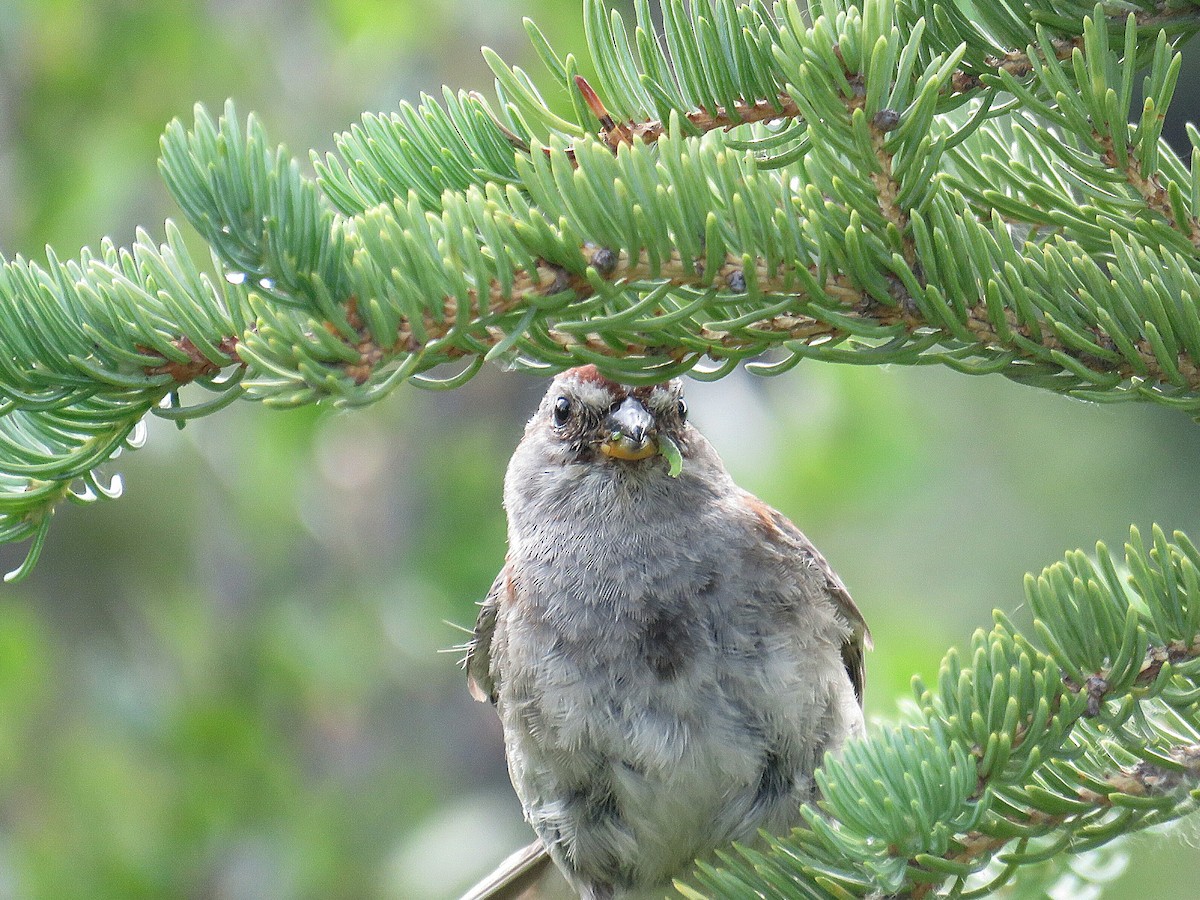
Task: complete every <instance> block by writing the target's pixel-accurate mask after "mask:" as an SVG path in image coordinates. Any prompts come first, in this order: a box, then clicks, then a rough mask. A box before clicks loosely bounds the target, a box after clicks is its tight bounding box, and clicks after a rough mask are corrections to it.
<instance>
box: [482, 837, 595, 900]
mask: <svg viewBox="0 0 1200 900" xmlns="http://www.w3.org/2000/svg"><path fill="white" fill-rule="evenodd" d="M578 896H579V895H578V894H576V893H575V892H574V891H573V890H571V886H570V885H569V884H568V883H567V879H566V878H564V877H563V875H562V873H561V872H559V871H558V867H557V866H556V865H554V863H553V862H551V860H550V854H549V853H547V852H546V847H545V845H543V844H542V842H541V841H534V842H533V843H532V844H530V845H529V846H528V847H522V848H521V849H520V850H518V851H517V852H516V853H514V854H512V855H511V856H509V857H508V859H506V860H504V862H502V863H500V865H499V866H497V867H496V869H495V871H494V872H492V873H491V874H490V875H488V876H487V877H486V878H484V879H483V880H482V881H480V882H479V883H478V884H477V885H475V887H473V888H471V889H470V890H469V891H467V892H466V893H465V894H463V895H462V898H461V900H576V898H578Z"/></svg>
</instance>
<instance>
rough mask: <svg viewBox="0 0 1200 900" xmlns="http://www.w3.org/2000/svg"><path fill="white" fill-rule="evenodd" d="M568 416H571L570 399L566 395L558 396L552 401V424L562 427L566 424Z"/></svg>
mask: <svg viewBox="0 0 1200 900" xmlns="http://www.w3.org/2000/svg"><path fill="white" fill-rule="evenodd" d="M569 418H571V401H570V400H568V399H567V398H566V397H559V398H558V399H557V400H555V401H554V424H555V425H557V426H558V427H559V428H562V427H563V426H564V425H566V424H567V420H568V419H569Z"/></svg>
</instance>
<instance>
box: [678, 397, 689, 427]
mask: <svg viewBox="0 0 1200 900" xmlns="http://www.w3.org/2000/svg"><path fill="white" fill-rule="evenodd" d="M678 409H679V421H680V422H686V421H687V401H685V400H684V399H683V398H682V397H680V398H679V406H678Z"/></svg>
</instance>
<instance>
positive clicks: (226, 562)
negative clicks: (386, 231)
mask: <svg viewBox="0 0 1200 900" xmlns="http://www.w3.org/2000/svg"><path fill="white" fill-rule="evenodd" d="M523 15H529V16H531V17H533V18H534V19H535V20H536V21H538V22H539V24H540V25H542V27H543V28H544V30H545V31H546V32H547V33H548V34H549V35H550V36H551V38H552V39H553V40H554V42H555V43H556V44H557V45H558V46H560V47H569V48H572V49H576V50H579V49H581V48H582V45H583V40H582V26H581V17H580V8H579V4H577V3H573V2H570V3H564V2H562V0H492V2H489V3H486V4H483V3H478V2H473V0H454V2H446V0H371V2H364V0H324V2H318V0H292V2H288V0H274V2H258V0H209V2H202V0H155V2H146V0H140V2H138V0H124V2H123V0H93V2H77V0H43V2H32V0H30V2H15V0H0V250H2V251H3V253H4V254H5V255H8V256H12V255H14V254H16V253H23V254H26V255H33V256H39V255H40V254H41V252H42V250H41V248H42V246H43V245H44V244H46V243H50V244H52V245H54V246H55V248H56V249H57V250H58V251H59V252H60V253H61V254H62V255H66V256H70V255H73V254H74V253H75V252H76V250H77V249H78V247H79V246H81V245H83V244H91V245H96V244H98V243H99V240H100V238H101V237H102V236H104V235H111V236H112V237H113V238H114V239H116V240H117V241H118V242H119V243H129V242H130V241H131V240H132V238H133V231H134V228H135V226H137V225H144V226H147V227H148V228H149V229H150V230H151V231H152V232H153V233H155V234H157V235H161V234H162V221H163V219H164V217H167V216H173V215H177V213H176V211H175V210H174V209H173V207H172V205H171V203H170V201H169V198H168V197H167V196H166V193H165V191H164V189H163V187H162V184H161V182H160V181H159V179H158V177H157V174H156V168H155V159H156V154H157V138H158V135H159V133H160V132H161V130H162V128H163V126H164V125H165V124H166V122H167V121H168V120H169V119H171V118H172V117H174V116H182V117H184V118H185V119H187V118H189V117H190V115H191V106H192V104H193V103H194V102H195V101H203V102H204V103H206V104H208V105H209V107H210V108H213V109H217V108H219V106H220V104H221V102H222V101H223V100H224V99H225V98H226V97H227V96H232V97H234V98H235V99H236V100H237V101H238V103H239V108H240V109H241V110H242V111H243V112H245V111H248V110H251V109H253V110H256V111H257V112H258V113H259V114H260V115H261V117H262V118H263V120H264V121H265V122H266V124H267V127H268V129H269V133H270V134H271V136H272V137H273V138H274V139H276V140H279V141H282V142H285V143H287V144H288V146H290V147H291V148H293V151H294V152H297V153H298V154H300V155H302V156H304V155H305V151H306V150H307V149H308V148H309V147H315V148H317V149H319V150H322V151H324V150H327V149H330V148H331V147H332V139H331V135H332V134H333V133H334V132H335V131H339V130H342V129H344V128H346V127H348V126H349V124H350V123H351V122H353V121H354V120H355V119H356V118H357V116H358V114H359V113H361V112H362V111H364V110H384V111H386V110H390V109H393V108H395V106H396V105H397V104H398V103H399V102H400V101H401V100H403V99H410V100H415V99H416V98H417V97H418V96H419V94H420V92H421V91H430V92H434V91H436V90H437V89H438V88H439V87H440V85H441V84H443V83H447V84H450V85H452V86H454V87H455V88H459V87H463V88H478V89H483V90H490V85H491V77H490V74H489V73H488V72H487V69H486V67H485V66H484V64H483V62H482V61H481V59H480V57H479V54H478V52H477V51H478V47H479V45H481V44H484V43H486V44H488V45H490V46H492V47H494V48H495V49H497V50H498V51H499V52H500V53H501V54H502V55H503V56H505V57H506V58H507V59H509V60H510V61H521V60H525V61H527V62H528V61H529V59H530V53H529V51H528V49H527V44H526V41H525V37H524V34H523V32H522V30H521V16H523ZM1191 51H1192V52H1191V57H1190V59H1189V60H1188V62H1187V64H1186V69H1185V73H1184V75H1183V78H1182V80H1181V82H1180V89H1179V91H1178V101H1179V102H1177V104H1176V108H1175V110H1174V112H1175V115H1176V118H1178V119H1182V118H1185V117H1187V118H1192V119H1195V118H1200V116H1197V115H1196V114H1194V113H1188V112H1187V110H1186V109H1184V108H1183V104H1184V103H1187V102H1189V101H1190V102H1195V101H1196V99H1197V98H1196V94H1197V93H1198V92H1197V91H1196V86H1197V84H1198V83H1200V82H1198V80H1197V79H1198V76H1200V73H1198V71H1197V61H1198V60H1200V46H1197V47H1193V48H1191ZM1175 133H1176V134H1178V131H1176V132H1175ZM305 158H306V157H305ZM542 389H543V384H542V383H541V382H539V381H537V380H535V379H532V378H529V377H526V376H521V375H516V374H508V373H504V372H501V371H498V370H495V369H489V370H487V371H485V373H484V374H482V375H481V376H480V377H478V378H476V379H475V380H474V381H473V382H471V383H470V384H468V385H467V386H466V387H465V388H462V389H460V390H457V391H454V392H452V393H448V394H438V395H435V394H429V393H422V392H420V391H417V390H415V389H402V390H400V391H398V392H396V393H395V394H394V395H393V396H392V397H390V398H389V399H388V400H386V401H384V402H382V403H380V404H378V405H377V406H375V407H373V408H371V409H367V410H362V411H357V412H353V413H345V412H337V411H334V410H327V409H321V410H314V409H305V410H299V411H295V412H278V411H267V410H264V409H262V408H260V407H258V406H256V405H253V404H239V405H236V406H235V407H234V408H232V409H228V410H226V411H224V412H222V413H221V414H220V415H218V416H215V417H212V418H209V419H204V420H200V421H197V422H195V423H193V424H191V425H189V426H188V427H187V428H186V429H185V430H184V431H182V432H179V431H177V430H176V429H175V428H174V427H173V426H170V425H167V424H166V423H164V422H161V421H154V422H151V423H150V437H149V442H148V444H147V446H146V448H145V449H144V450H141V451H139V452H138V453H136V454H133V455H131V456H127V457H124V458H122V459H120V460H118V461H117V463H115V464H113V465H111V466H110V467H109V470H110V471H119V472H121V473H122V475H123V476H124V478H125V483H126V492H125V497H124V499H122V500H120V501H119V502H116V503H105V504H102V505H98V506H94V507H90V508H86V509H84V508H79V507H70V508H65V509H63V510H62V512H61V514H60V515H59V516H58V519H57V522H56V524H55V527H54V529H53V531H52V533H51V539H50V542H49V545H48V547H47V549H46V551H45V554H44V556H43V559H42V562H41V564H40V565H39V567H38V568H37V570H36V571H35V573H34V575H33V577H32V578H30V579H29V580H28V581H27V582H26V583H24V584H22V585H20V586H18V587H5V588H3V589H0V898H9V897H11V898H76V897H78V898H106V897H113V898H126V897H128V898H137V897H148V898H149V897H188V898H268V900H269V898H294V897H295V898H301V897H304V898H308V897H311V898H359V897H362V898H448V897H454V896H456V893H457V892H458V891H459V890H461V889H462V888H464V887H465V886H467V885H468V884H469V883H470V882H471V881H472V880H473V879H474V878H475V877H477V876H479V875H481V874H483V873H484V872H485V871H487V870H488V869H489V868H490V867H491V866H492V865H493V864H494V863H495V862H497V861H498V860H499V859H501V858H502V857H503V856H504V855H505V854H506V853H507V852H508V851H509V850H511V849H514V848H516V847H517V846H518V845H519V844H520V843H522V842H524V841H525V840H526V839H527V837H528V831H527V830H526V828H525V826H524V825H523V824H522V822H521V819H520V813H519V809H518V807H517V803H516V801H515V799H514V798H513V796H512V792H511V789H510V788H509V786H508V783H507V778H506V775H505V770H504V765H503V751H502V746H501V741H500V735H499V729H498V727H497V724H496V722H495V720H494V716H493V715H492V713H491V711H490V710H489V709H487V708H485V707H484V706H482V705H479V704H475V703H473V702H471V701H470V700H469V699H468V697H467V693H466V690H465V688H464V684H463V679H462V677H461V673H460V672H459V671H458V669H457V668H456V667H455V664H454V663H455V659H456V657H455V656H454V655H450V654H445V653H439V650H442V649H444V648H447V647H449V646H450V645H452V644H455V643H457V642H459V641H460V640H461V639H462V635H460V634H459V633H457V632H456V631H455V630H454V629H453V628H451V627H450V626H449V625H447V624H446V622H457V623H461V624H464V625H470V624H471V623H472V622H473V621H474V613H475V609H474V605H473V604H474V602H475V601H476V600H477V599H479V598H481V597H482V596H483V594H484V592H485V591H486V590H487V588H488V586H489V584H490V582H491V579H492V576H493V574H494V573H495V571H496V570H497V569H498V567H499V565H500V562H501V558H502V556H503V552H504V519H503V514H502V512H501V509H500V489H501V478H502V472H503V468H504V465H505V463H506V461H507V458H508V455H509V453H510V452H511V450H512V447H513V446H514V445H515V443H516V441H517V439H518V437H519V435H520V431H521V428H522V424H523V422H524V419H525V417H526V416H527V415H528V414H529V413H530V411H531V410H532V408H533V406H534V404H535V402H536V399H537V397H538V396H539V395H540V393H541V391H542ZM689 392H690V397H691V403H692V409H693V410H694V413H693V414H694V418H695V421H696V422H698V423H699V425H700V426H701V428H702V429H703V430H705V431H706V432H707V433H708V434H709V436H710V437H711V438H712V439H713V441H714V442H715V443H716V444H717V446H718V448H719V449H720V450H721V452H722V453H723V454H724V456H725V457H726V460H727V461H728V464H729V466H730V468H731V469H732V470H733V472H734V474H735V476H736V477H737V478H738V479H739V480H740V481H741V483H742V484H744V485H745V486H746V487H748V488H750V489H751V490H754V491H755V492H757V493H759V494H760V495H761V496H762V497H764V498H765V499H766V500H768V501H769V502H771V503H772V504H774V505H776V506H778V507H780V508H781V509H782V510H784V512H786V513H787V514H788V515H789V516H790V517H791V518H793V519H794V520H795V521H796V522H797V523H798V524H799V525H800V526H801V527H802V528H803V529H804V530H805V531H807V532H808V534H809V535H810V536H811V537H812V538H813V539H814V541H815V542H816V543H817V544H818V545H819V546H820V547H821V548H822V549H823V550H824V552H825V553H826V555H827V556H828V557H829V559H830V560H831V561H832V562H833V564H834V565H835V566H836V567H837V569H838V570H839V571H840V572H841V573H842V575H843V576H844V578H845V580H846V582H847V583H848V584H849V585H850V587H851V590H852V591H853V592H854V594H855V597H856V598H857V600H858V602H859V604H860V606H861V607H862V608H863V610H864V612H865V613H866V615H867V617H868V619H869V620H870V622H871V624H872V627H873V629H874V632H875V637H876V645H877V650H876V652H875V653H874V654H872V655H871V657H870V659H869V661H868V663H869V666H868V670H869V686H868V693H867V698H868V707H869V711H870V713H871V715H873V716H876V717H882V718H888V717H892V716H894V715H895V708H896V699H897V698H898V697H900V696H902V695H904V694H905V693H906V692H907V690H908V686H909V680H910V677H911V676H912V674H913V673H921V674H922V675H924V676H925V677H926V678H927V679H928V678H933V677H935V676H936V673H937V667H938V663H939V660H940V658H941V656H942V654H943V652H944V651H945V649H946V648H947V647H948V646H950V645H953V644H957V645H962V644H964V643H965V642H966V641H967V639H968V638H969V635H970V634H971V632H972V630H973V629H975V628H977V627H986V626H988V624H989V622H990V617H989V611H990V610H991V609H992V608H993V607H1001V608H1003V609H1005V610H1008V611H1010V612H1014V613H1015V615H1016V617H1017V619H1018V621H1027V618H1028V617H1027V614H1026V613H1025V611H1024V610H1022V609H1021V605H1022V589H1021V576H1022V574H1023V573H1024V572H1026V571H1028V570H1038V569H1040V568H1041V567H1042V566H1044V565H1046V564H1048V563H1050V562H1053V561H1054V560H1056V559H1058V558H1059V557H1060V555H1061V554H1062V552H1063V551H1065V550H1067V549H1071V548H1075V547H1078V546H1083V547H1090V546H1092V544H1093V543H1094V542H1095V541H1096V540H1098V539H1102V540H1105V541H1107V542H1109V543H1110V544H1112V545H1116V546H1118V547H1119V545H1120V544H1121V542H1122V541H1123V540H1124V539H1125V537H1126V534H1127V528H1128V525H1129V524H1130V523H1136V524H1138V525H1139V526H1144V527H1145V526H1148V525H1149V524H1150V523H1151V522H1154V521H1157V522H1160V523H1162V524H1163V525H1164V526H1166V527H1168V528H1182V529H1184V530H1187V531H1189V532H1190V533H1191V535H1192V537H1193V538H1195V539H1200V480H1198V479H1196V478H1195V476H1194V475H1188V474H1187V473H1194V472H1196V471H1197V470H1198V469H1200V428H1197V427H1196V426H1195V425H1193V424H1192V423H1191V422H1190V421H1189V420H1188V419H1187V418H1185V417H1184V416H1182V415H1180V414H1177V413H1172V412H1169V411H1166V410H1159V409H1151V408H1146V407H1135V406H1122V407H1100V406H1089V405H1085V404H1083V403H1080V402H1074V401H1068V400H1064V399H1062V398H1059V397H1054V396H1049V395H1046V394H1043V393H1039V392H1037V391H1034V390H1032V389H1028V388H1023V387H1019V386H1016V385H1012V384H1009V383H1007V382H1004V381H1002V380H1000V379H998V378H984V379H969V378H966V377H964V376H960V375H954V374H951V373H948V372H942V371H935V370H921V371H917V370H904V369H898V368H890V369H855V368H849V367H835V366H829V365H824V366H823V365H817V364H806V365H802V366H800V367H799V368H797V369H796V370H794V371H793V372H791V373H790V374H788V375H785V376H782V377H780V378H778V379H775V380H770V381H763V380H758V379H753V378H750V377H747V376H744V375H741V376H738V377H733V378H729V379H726V380H725V381H722V382H720V383H718V384H713V385H704V384H694V385H692V386H691V387H690V388H689ZM23 550H24V548H13V547H8V548H2V549H0V563H3V564H4V566H5V568H6V569H8V568H12V567H13V566H14V565H16V563H17V562H18V560H19V559H20V557H21V554H22V553H23ZM1198 839H1200V828H1197V826H1196V825H1195V824H1185V825H1184V826H1182V827H1181V828H1178V829H1176V830H1174V831H1171V832H1165V833H1156V834H1153V835H1148V836H1143V837H1140V838H1138V839H1136V840H1134V841H1131V842H1130V843H1129V844H1128V845H1127V849H1128V853H1129V857H1130V862H1129V864H1128V868H1127V869H1126V871H1125V874H1124V875H1123V876H1122V877H1121V879H1120V880H1119V881H1118V882H1117V883H1116V884H1115V885H1114V886H1113V887H1111V888H1110V890H1109V892H1108V894H1107V896H1109V897H1114V898H1124V897H1129V898H1134V897H1136V898H1145V897H1166V898H1169V897H1187V896H1194V890H1195V883H1196V879H1197V877H1198V876H1200V852H1198V851H1197V849H1196V844H1197V842H1198ZM1081 890H1082V889H1080V891H1075V892H1072V893H1070V894H1069V896H1085V894H1083V893H1082V892H1081ZM1064 896H1067V895H1064Z"/></svg>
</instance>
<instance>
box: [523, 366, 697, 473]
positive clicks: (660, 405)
mask: <svg viewBox="0 0 1200 900" xmlns="http://www.w3.org/2000/svg"><path fill="white" fill-rule="evenodd" d="M690 430H691V426H689V425H688V421H687V403H686V402H685V401H684V399H683V385H682V383H681V382H680V381H679V379H677V378H676V379H672V380H671V381H667V382H664V383H662V384H655V385H645V386H638V387H631V386H629V385H624V384H618V383H617V382H615V381H612V380H611V379H609V378H606V377H604V376H603V375H601V374H600V372H599V371H597V369H596V367H595V366H591V365H588V366H579V367H577V368H574V369H568V370H567V371H566V372H563V373H562V374H561V375H559V376H558V377H557V378H555V379H554V381H553V382H552V383H551V385H550V389H549V390H548V391H547V392H546V396H545V398H544V399H543V400H542V403H541V406H540V407H539V408H538V411H537V413H535V415H534V418H533V420H532V421H531V422H530V432H536V433H538V434H539V437H541V439H542V440H543V441H544V443H545V444H546V445H547V449H549V450H550V451H551V453H552V455H553V456H554V457H557V458H558V459H559V460H560V461H562V462H563V463H571V462H579V463H587V462H602V463H605V462H606V463H609V464H611V465H618V466H631V465H639V464H640V465H641V466H648V465H655V464H659V465H661V463H658V458H661V459H662V460H663V461H664V462H665V464H666V466H667V469H668V470H669V471H670V472H671V474H678V472H679V469H680V467H681V466H682V464H683V458H684V456H685V455H686V450H687V447H688V444H689V431H690ZM527 433H528V432H527Z"/></svg>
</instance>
